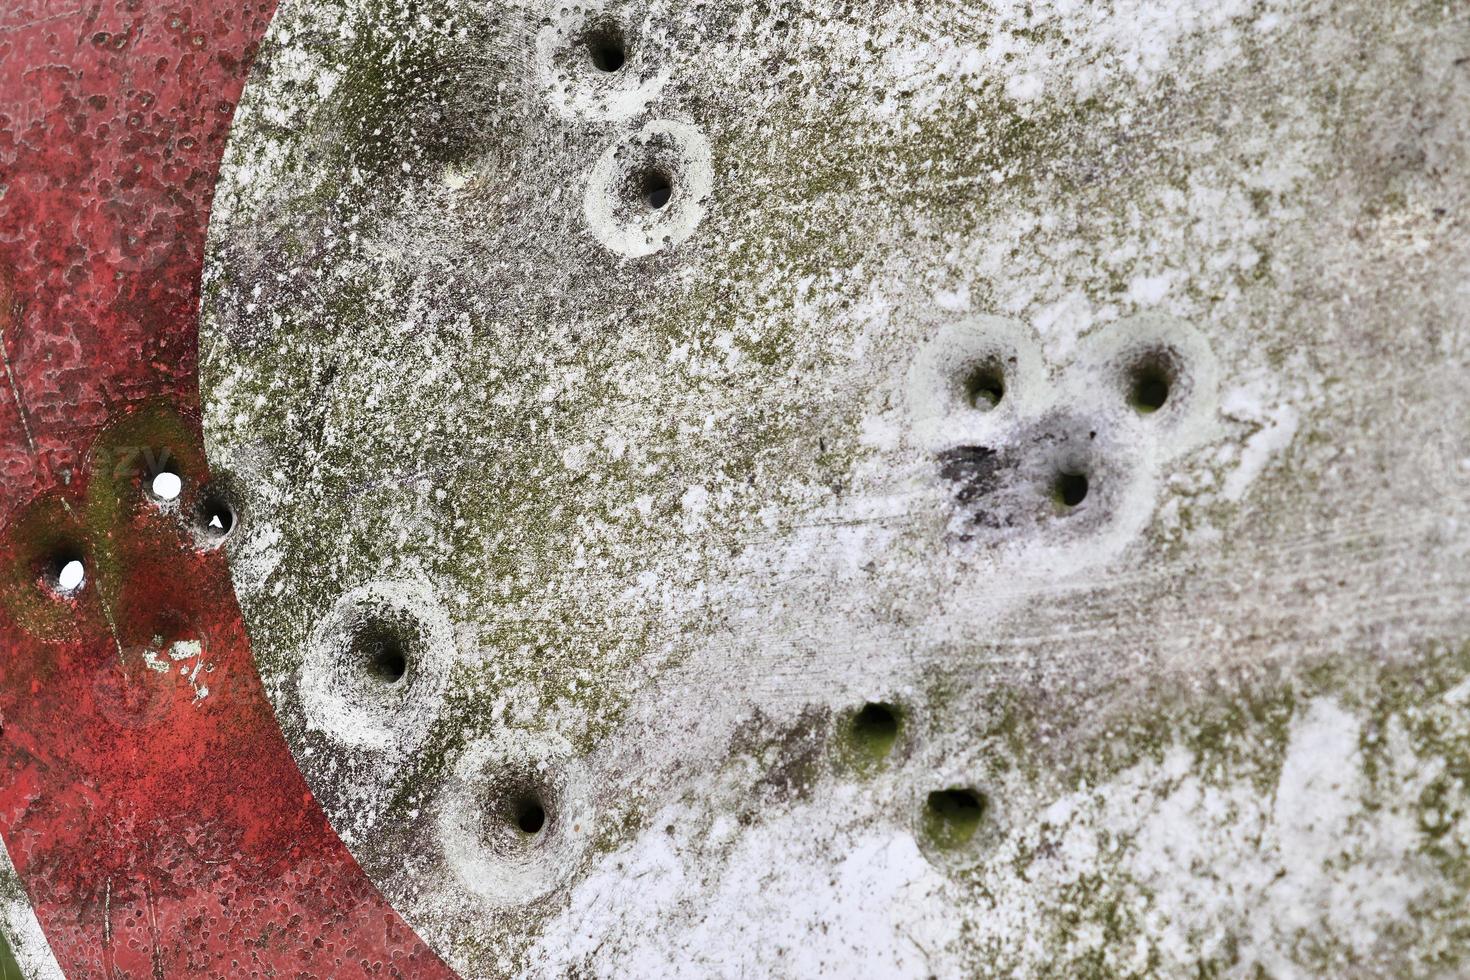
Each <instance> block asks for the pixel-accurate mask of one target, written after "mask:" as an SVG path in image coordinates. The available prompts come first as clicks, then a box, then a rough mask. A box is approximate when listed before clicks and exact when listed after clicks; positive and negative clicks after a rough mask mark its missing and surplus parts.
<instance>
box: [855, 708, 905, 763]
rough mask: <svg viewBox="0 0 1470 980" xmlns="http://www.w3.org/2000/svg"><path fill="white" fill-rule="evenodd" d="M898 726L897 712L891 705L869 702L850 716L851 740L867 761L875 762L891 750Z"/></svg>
mask: <svg viewBox="0 0 1470 980" xmlns="http://www.w3.org/2000/svg"><path fill="white" fill-rule="evenodd" d="M898 727H899V719H898V712H897V710H896V709H895V708H894V707H893V706H892V705H888V704H878V703H876V702H869V703H867V704H865V705H863V706H862V708H861V709H860V710H859V711H858V712H857V713H856V714H855V715H853V716H852V723H851V733H852V740H853V742H854V743H855V744H856V745H857V747H858V749H859V750H861V752H862V754H863V755H864V756H866V757H867V759H868V760H869V761H873V762H877V761H880V760H882V759H884V758H886V757H887V755H888V753H890V752H892V751H893V746H894V744H895V743H896V742H897V741H898Z"/></svg>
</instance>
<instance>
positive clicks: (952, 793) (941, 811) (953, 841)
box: [846, 701, 990, 851]
mask: <svg viewBox="0 0 1470 980" xmlns="http://www.w3.org/2000/svg"><path fill="white" fill-rule="evenodd" d="M903 724H904V715H903V711H902V709H901V708H900V707H899V706H898V705H895V704H892V703H889V702H884V701H869V702H868V703H866V704H864V705H863V706H862V707H861V708H859V709H857V710H856V711H853V712H852V713H851V714H849V715H848V718H847V723H846V729H847V732H846V734H847V743H848V745H849V752H848V759H849V762H850V763H851V764H852V765H853V766H854V767H855V768H856V769H857V770H858V771H859V772H860V773H863V774H871V773H872V772H874V771H876V770H877V769H879V768H881V767H883V766H884V765H885V764H886V763H887V762H888V760H889V759H890V758H891V757H892V756H893V753H894V750H895V749H896V748H897V746H898V744H899V741H900V736H901V734H902V730H903ZM989 809H990V808H989V803H988V799H987V797H986V795H985V794H984V793H982V792H981V791H980V790H977V789H975V788H973V787H968V786H958V787H948V788H944V789H938V790H934V791H932V792H930V793H929V794H928V795H927V797H925V800H924V804H923V810H922V813H921V815H920V820H919V826H920V828H921V829H922V832H923V834H924V837H925V839H926V841H927V842H928V843H929V844H931V845H932V846H933V847H935V848H936V849H938V850H940V851H954V850H959V849H961V848H964V847H965V846H966V845H969V844H970V843H972V842H973V841H974V839H975V837H976V835H977V833H978V832H979V830H980V828H981V826H982V824H983V822H984V820H985V819H986V817H987V816H988V815H989Z"/></svg>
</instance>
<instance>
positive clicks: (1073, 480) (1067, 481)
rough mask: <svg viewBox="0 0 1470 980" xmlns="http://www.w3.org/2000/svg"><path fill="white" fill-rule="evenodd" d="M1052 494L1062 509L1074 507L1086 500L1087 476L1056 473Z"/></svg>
mask: <svg viewBox="0 0 1470 980" xmlns="http://www.w3.org/2000/svg"><path fill="white" fill-rule="evenodd" d="M1052 493H1053V494H1055V495H1056V498H1057V502H1058V503H1060V504H1061V505H1062V506H1063V507H1076V506H1077V505H1078V504H1080V503H1082V501H1084V500H1086V499H1087V475H1086V474H1084V473H1065V472H1064V473H1058V474H1057V478H1056V482H1055V483H1054V484H1053V486H1052Z"/></svg>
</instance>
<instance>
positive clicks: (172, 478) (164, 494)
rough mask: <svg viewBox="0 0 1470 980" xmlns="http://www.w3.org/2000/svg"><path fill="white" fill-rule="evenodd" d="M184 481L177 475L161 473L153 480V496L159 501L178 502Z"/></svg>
mask: <svg viewBox="0 0 1470 980" xmlns="http://www.w3.org/2000/svg"><path fill="white" fill-rule="evenodd" d="M183 489H184V481H183V480H180V479H179V477H178V474H176V473H160V474H158V475H157V476H155V477H154V478H153V496H155V497H157V498H158V499H159V500H178V499H179V493H180V492H181V491H182V490H183Z"/></svg>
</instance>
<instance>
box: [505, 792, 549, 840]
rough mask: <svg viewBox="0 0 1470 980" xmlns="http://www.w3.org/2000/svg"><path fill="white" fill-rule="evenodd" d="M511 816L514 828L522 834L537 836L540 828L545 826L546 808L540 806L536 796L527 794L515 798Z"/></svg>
mask: <svg viewBox="0 0 1470 980" xmlns="http://www.w3.org/2000/svg"><path fill="white" fill-rule="evenodd" d="M513 816H514V818H515V824H516V827H517V828H519V829H520V832H521V833H523V834H528V835H534V834H539V833H541V828H542V827H545V826H546V808H545V807H544V806H542V805H541V801H540V800H539V799H537V798H536V796H534V795H532V794H529V793H528V794H522V795H521V796H519V797H517V798H516V800H515V802H514V804H513Z"/></svg>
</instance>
